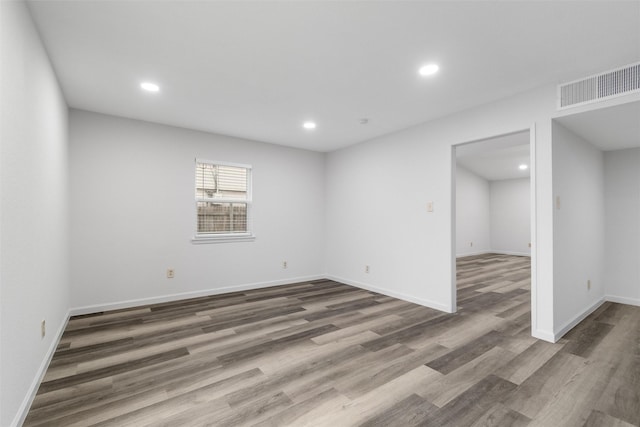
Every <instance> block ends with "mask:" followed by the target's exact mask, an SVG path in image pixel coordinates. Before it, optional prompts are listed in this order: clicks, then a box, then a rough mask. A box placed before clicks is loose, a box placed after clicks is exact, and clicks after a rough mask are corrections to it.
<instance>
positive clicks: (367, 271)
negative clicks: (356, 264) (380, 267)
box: [364, 265, 370, 274]
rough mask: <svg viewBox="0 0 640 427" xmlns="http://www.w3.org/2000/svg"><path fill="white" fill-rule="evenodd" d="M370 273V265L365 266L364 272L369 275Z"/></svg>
mask: <svg viewBox="0 0 640 427" xmlns="http://www.w3.org/2000/svg"><path fill="white" fill-rule="evenodd" d="M369 271H370V270H369V266H368V265H365V266H364V272H365V273H367V274H369Z"/></svg>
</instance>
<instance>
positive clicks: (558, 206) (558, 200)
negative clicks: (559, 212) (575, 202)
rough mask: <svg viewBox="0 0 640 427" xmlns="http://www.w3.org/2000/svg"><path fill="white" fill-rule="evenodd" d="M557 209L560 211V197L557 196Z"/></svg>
mask: <svg viewBox="0 0 640 427" xmlns="http://www.w3.org/2000/svg"><path fill="white" fill-rule="evenodd" d="M556 209H560V196H556Z"/></svg>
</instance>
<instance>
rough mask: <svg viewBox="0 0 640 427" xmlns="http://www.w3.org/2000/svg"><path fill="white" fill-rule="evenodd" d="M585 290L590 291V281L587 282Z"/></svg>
mask: <svg viewBox="0 0 640 427" xmlns="http://www.w3.org/2000/svg"><path fill="white" fill-rule="evenodd" d="M587 290H588V291H590V290H591V280H587Z"/></svg>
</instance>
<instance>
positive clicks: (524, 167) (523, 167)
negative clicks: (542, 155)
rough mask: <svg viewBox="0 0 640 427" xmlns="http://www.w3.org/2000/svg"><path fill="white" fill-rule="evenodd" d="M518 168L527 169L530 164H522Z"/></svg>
mask: <svg viewBox="0 0 640 427" xmlns="http://www.w3.org/2000/svg"><path fill="white" fill-rule="evenodd" d="M518 169H520V170H521V171H526V170H527V169H529V166H527V165H525V164H522V165H520V166H518Z"/></svg>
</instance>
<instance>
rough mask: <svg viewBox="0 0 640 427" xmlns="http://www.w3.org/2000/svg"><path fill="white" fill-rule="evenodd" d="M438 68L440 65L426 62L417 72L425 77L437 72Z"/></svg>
mask: <svg viewBox="0 0 640 427" xmlns="http://www.w3.org/2000/svg"><path fill="white" fill-rule="evenodd" d="M439 69H440V67H438V64H427V65H423V66H422V67H420V69H419V70H418V73H420V75H421V76H425V77H426V76H432V75H434V74H435V73H437V72H438V70H439Z"/></svg>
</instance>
